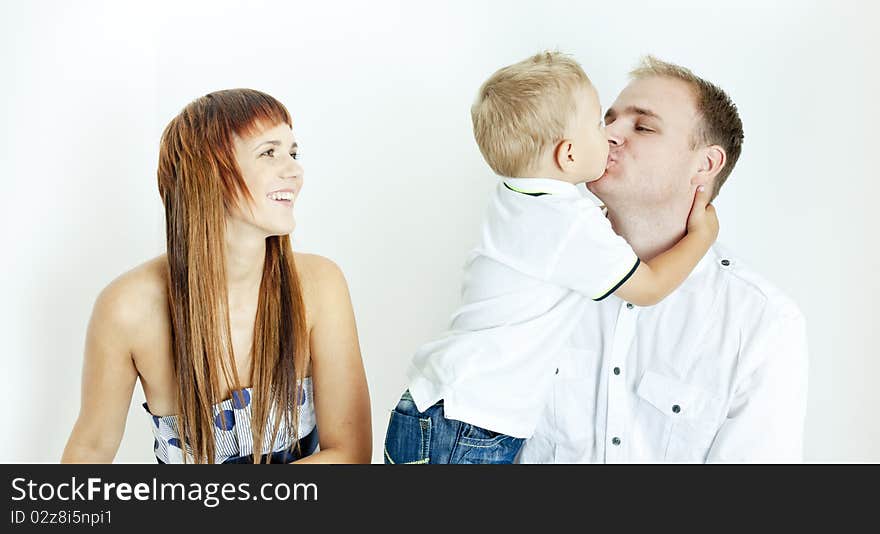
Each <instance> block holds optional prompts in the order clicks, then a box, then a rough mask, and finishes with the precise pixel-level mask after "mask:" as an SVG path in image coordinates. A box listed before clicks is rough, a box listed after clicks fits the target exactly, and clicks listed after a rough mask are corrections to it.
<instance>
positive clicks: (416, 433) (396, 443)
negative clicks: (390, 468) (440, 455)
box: [385, 410, 431, 464]
mask: <svg viewBox="0 0 880 534" xmlns="http://www.w3.org/2000/svg"><path fill="white" fill-rule="evenodd" d="M430 458H431V419H430V418H427V417H424V418H423V417H417V416H414V415H408V414H403V413H400V412H398V411H397V410H394V411H392V412H391V419H390V420H389V421H388V430H387V431H386V432H385V463H386V464H426V463H429V461H430Z"/></svg>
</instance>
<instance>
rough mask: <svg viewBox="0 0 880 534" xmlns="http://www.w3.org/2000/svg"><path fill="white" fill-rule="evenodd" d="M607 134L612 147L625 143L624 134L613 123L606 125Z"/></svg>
mask: <svg viewBox="0 0 880 534" xmlns="http://www.w3.org/2000/svg"><path fill="white" fill-rule="evenodd" d="M605 135H606V136H607V137H608V144H609V145H611V146H612V147H616V146H620V145H622V144H623V136H622V135H620V133H619V132H618V131H617V129H616V128H614V125H613V124H610V125H608V126H606V127H605Z"/></svg>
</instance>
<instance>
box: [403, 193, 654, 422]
mask: <svg viewBox="0 0 880 534" xmlns="http://www.w3.org/2000/svg"><path fill="white" fill-rule="evenodd" d="M638 265H639V259H638V257H637V256H636V255H635V253H634V252H633V251H632V249H631V248H630V246H629V244H627V242H626V240H624V239H623V238H622V237H620V236H618V235H617V234H615V233H614V230H612V228H611V224H610V223H609V221H608V219H607V218H606V217H605V215H604V214H603V213H602V210H601V209H600V208H599V207H598V206H596V205H595V204H594V203H593V202H592V201H591V200H590V199H588V198H586V197H584V196H583V195H582V194H581V193H580V191H579V190H578V188H577V187H576V186H574V185H573V184H570V183H567V182H562V181H560V180H552V179H544V178H516V179H512V178H505V179H503V180H501V181H499V183H498V186H497V187H496V188H495V191H494V192H493V193H492V195H491V197H490V201H489V207H488V212H487V215H486V218H485V221H484V222H483V226H482V229H481V234H480V242H479V244H478V245H477V247H476V248H475V249H474V250H473V251H472V252H471V254H470V256H469V258H468V261H467V263H466V264H465V273H464V282H463V288H462V305H461V307H460V308H459V309H458V310H457V311H456V312H455V314H453V316H452V324H451V326H450V330H449V331H447V332H446V333H445V334H444V335H443V336H442V337H440V338H439V339H437V340H435V341H432V342H429V343H427V344H425V345H423V346H422V347H421V348H419V350H418V351H417V352H416V354H415V356H414V357H413V361H412V364H411V366H410V369H409V373H408V376H409V379H410V384H409V390H410V394H411V395H412V397H413V400H414V401H415V403H416V406H417V407H418V409H419V411H425V410H426V409H428V408H429V407H430V406H432V405H433V404H434V403H436V402H437V401H439V400H441V399H443V400H444V412H445V416H446V417H447V418H449V419H456V420H459V421H464V422H467V423H471V424H474V425H477V426H480V427H483V428H486V429H489V430H492V431H495V432H500V433H502V434H507V435H510V436H515V437H529V436H531V434H532V433H533V432H534V429H535V426H536V425H537V421H538V417H539V415H540V414H541V412H542V410H543V408H544V405H545V403H546V400H547V395H548V394H549V392H550V386H551V384H552V378H553V375H554V372H555V371H556V368H557V362H558V360H559V358H560V354H561V353H562V351H563V350H564V348H565V345H566V343H567V342H568V340H569V338H570V335H571V332H572V329H573V328H574V327H575V326H576V325H577V324H578V323H579V321H580V318H581V315H582V313H583V306H584V305H585V303H587V301H589V300H601V299H603V298H605V297H606V296H608V295H609V294H611V293H613V292H614V291H615V290H616V289H617V288H618V287H619V286H620V285H621V284H623V282H625V281H626V280H627V279H628V278H629V277H630V276H631V275H632V273H633V272H635V270H636V268H637V267H638Z"/></svg>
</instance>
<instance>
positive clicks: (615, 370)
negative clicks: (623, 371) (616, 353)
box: [614, 367, 620, 375]
mask: <svg viewBox="0 0 880 534" xmlns="http://www.w3.org/2000/svg"><path fill="white" fill-rule="evenodd" d="M614 374H616V375H619V374H620V367H615V368H614Z"/></svg>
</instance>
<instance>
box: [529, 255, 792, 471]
mask: <svg viewBox="0 0 880 534" xmlns="http://www.w3.org/2000/svg"><path fill="white" fill-rule="evenodd" d="M570 340H571V342H570V344H569V347H568V348H567V351H566V355H565V357H564V358H563V361H562V362H561V363H560V365H559V373H558V374H557V375H556V380H555V382H554V384H553V394H552V396H551V398H550V401H549V403H548V404H547V406H546V407H545V410H544V413H543V416H542V419H541V421H540V423H539V425H538V427H537V429H536V431H535V433H534V435H533V436H532V438H531V439H529V440H528V441H526V443H525V445H524V446H523V449H522V450H521V452H520V455H519V458H518V459H517V461H518V462H522V463H603V462H604V463H616V462H636V463H646V462H799V461H801V460H802V447H803V430H804V418H805V413H806V404H807V368H808V359H807V339H806V331H805V327H804V319H803V316H802V315H801V313H800V311H799V310H798V308H797V307H796V306H795V304H794V303H793V302H792V301H791V300H790V299H788V298H787V297H786V296H784V295H783V294H782V293H780V291H779V290H777V289H776V288H775V287H773V286H772V285H771V284H769V283H768V282H767V281H765V280H763V279H762V278H761V277H759V276H758V275H757V274H755V273H754V272H752V271H751V270H749V269H748V268H747V267H745V266H744V265H742V263H741V262H740V261H738V260H737V259H736V258H735V256H733V255H731V254H730V253H729V252H727V251H726V250H725V249H724V247H722V246H721V245H717V244H716V245H715V246H714V247H713V248H712V249H711V250H710V251H709V252H708V253H707V254H706V256H705V257H704V258H703V259H702V260H701V261H700V263H699V264H698V265H697V268H696V269H695V270H694V272H693V273H691V275H690V277H688V279H687V280H686V281H685V282H684V283H683V284H682V285H681V286H680V287H679V288H678V289H677V290H676V291H674V292H673V293H672V294H671V295H670V296H668V297H667V298H666V299H664V300H663V301H662V302H660V303H659V304H657V305H656V306H652V307H646V308H640V307H638V306H634V305H632V304H628V303H626V302H623V301H621V299H619V298H617V297H615V296H612V297H609V298H608V299H606V300H604V301H603V302H599V303H590V304H588V305H586V306H585V309H584V313H583V316H582V319H581V325H580V327H579V328H578V329H577V330H575V331H574V333H573V335H572V336H571V338H570Z"/></svg>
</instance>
